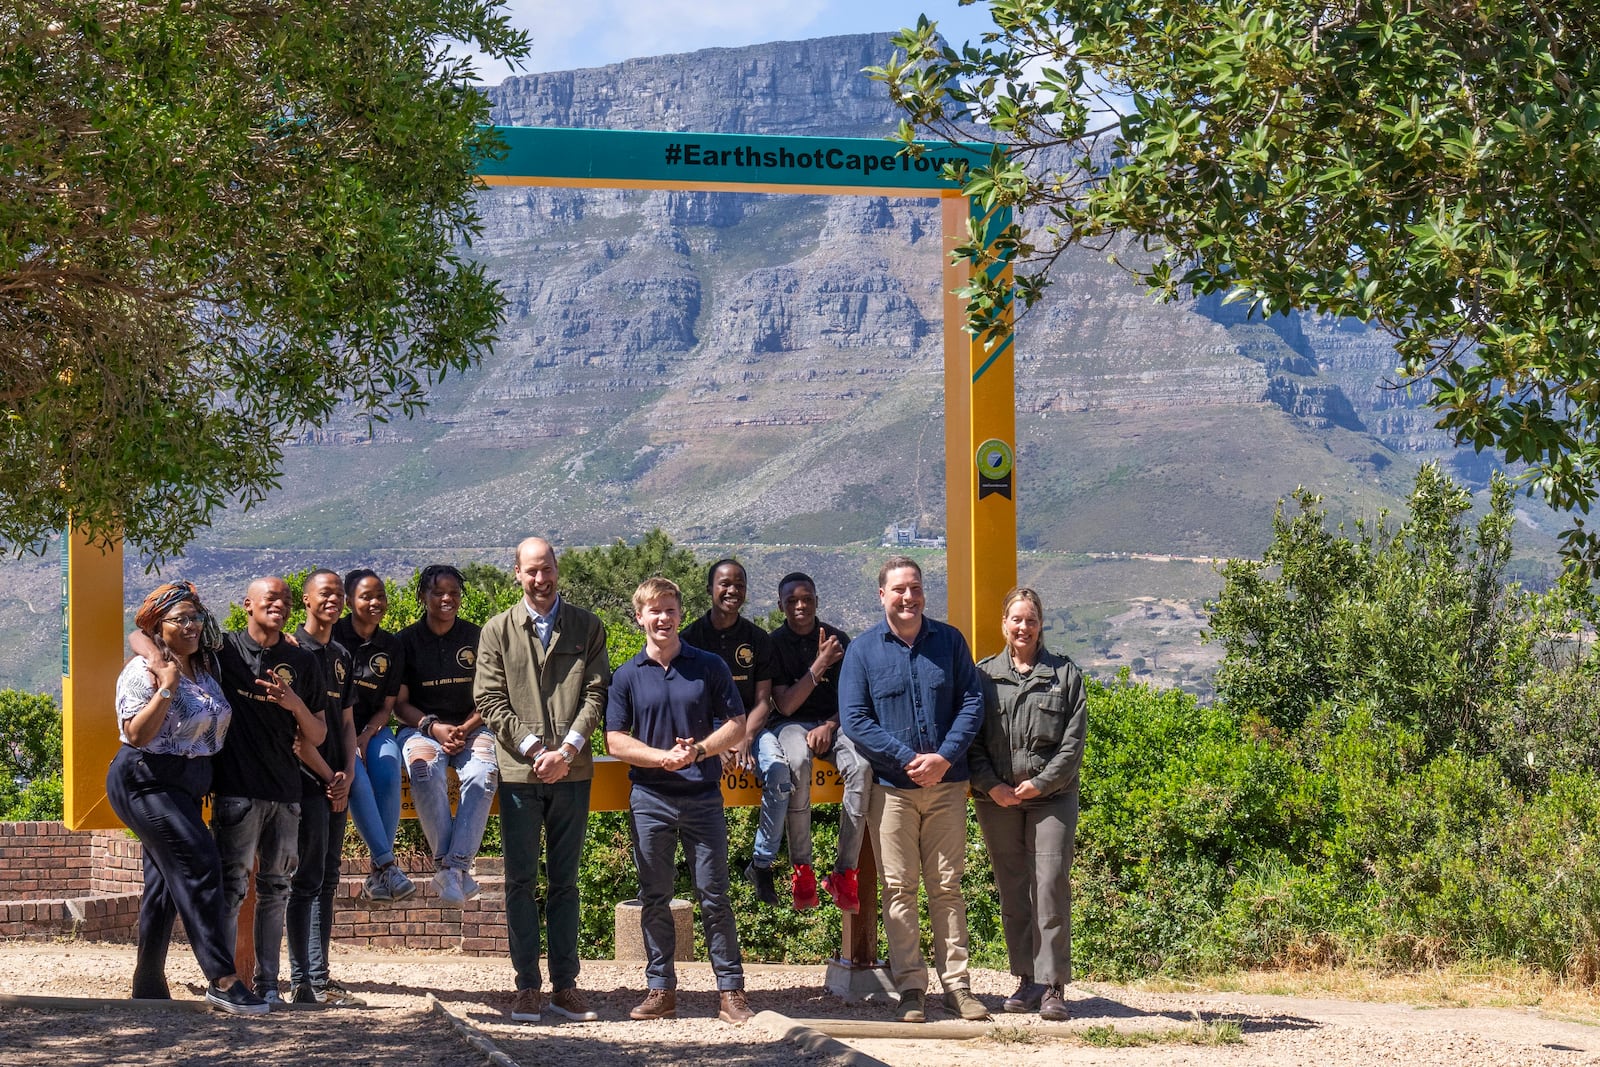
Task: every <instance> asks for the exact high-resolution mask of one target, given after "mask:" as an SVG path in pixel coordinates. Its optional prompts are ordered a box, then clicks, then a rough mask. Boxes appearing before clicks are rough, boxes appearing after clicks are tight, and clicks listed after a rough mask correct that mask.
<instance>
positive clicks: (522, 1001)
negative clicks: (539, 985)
mask: <svg viewBox="0 0 1600 1067" xmlns="http://www.w3.org/2000/svg"><path fill="white" fill-rule="evenodd" d="M542 1011H544V994H543V993H541V992H540V991H539V990H537V989H519V990H517V995H516V996H514V997H512V998H511V1020H512V1021H513V1022H519V1023H536V1022H539V1021H540V1014H539V1013H540V1012H542Z"/></svg>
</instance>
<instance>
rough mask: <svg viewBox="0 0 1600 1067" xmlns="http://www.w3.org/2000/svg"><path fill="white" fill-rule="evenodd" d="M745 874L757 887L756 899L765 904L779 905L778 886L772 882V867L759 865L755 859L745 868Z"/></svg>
mask: <svg viewBox="0 0 1600 1067" xmlns="http://www.w3.org/2000/svg"><path fill="white" fill-rule="evenodd" d="M744 876H745V877H746V878H748V879H750V884H751V885H753V886H755V887H756V899H757V900H759V901H761V903H763V904H771V905H772V906H773V907H774V908H776V907H778V887H777V886H775V885H773V884H772V868H771V867H757V866H756V864H755V861H754V860H751V861H750V866H748V867H746V868H745V869H744Z"/></svg>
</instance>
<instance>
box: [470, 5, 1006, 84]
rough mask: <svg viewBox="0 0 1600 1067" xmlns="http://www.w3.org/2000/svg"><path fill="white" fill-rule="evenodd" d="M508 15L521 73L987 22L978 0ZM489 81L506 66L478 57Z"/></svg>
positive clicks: (956, 34)
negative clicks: (523, 36)
mask: <svg viewBox="0 0 1600 1067" xmlns="http://www.w3.org/2000/svg"><path fill="white" fill-rule="evenodd" d="M506 10H507V12H508V13H509V14H510V15H511V18H512V21H513V23H514V24H515V25H516V26H518V27H519V28H521V29H525V30H527V31H528V32H529V33H530V34H532V36H533V54H532V55H531V56H530V58H529V61H528V62H527V64H526V68H525V70H524V71H523V72H522V73H533V72H537V71H545V70H569V69H572V68H574V67H598V66H604V65H605V64H607V63H616V62H618V61H620V60H624V59H631V58H633V57H635V56H654V55H662V54H665V53H669V52H692V51H694V50H696V49H699V48H721V47H730V46H737V45H747V44H758V43H760V42H763V41H792V40H798V39H802V38H806V37H829V36H833V35H834V34H841V33H871V32H881V31H893V30H898V29H900V28H901V27H902V26H913V25H915V24H916V21H917V16H918V15H923V14H925V15H927V16H928V17H929V18H930V19H933V20H935V21H937V22H938V23H939V27H940V29H941V30H942V31H943V32H944V34H945V36H946V37H947V38H949V39H950V40H952V41H964V40H968V39H975V38H976V37H977V36H978V34H980V33H981V32H982V31H983V30H984V29H985V28H986V27H988V26H989V25H990V22H989V16H988V6H987V5H986V4H984V3H981V2H980V3H977V4H973V5H971V6H969V7H961V6H959V5H958V4H957V3H956V0H510V2H509V3H508V4H507V6H506ZM479 73H480V75H481V76H482V79H483V81H484V82H485V83H486V84H489V85H494V84H497V83H499V82H500V81H502V80H504V79H505V78H506V76H507V75H509V74H511V73H513V72H512V71H511V70H510V69H509V68H507V67H505V66H503V65H501V64H498V63H494V64H491V63H487V62H483V61H480V63H479Z"/></svg>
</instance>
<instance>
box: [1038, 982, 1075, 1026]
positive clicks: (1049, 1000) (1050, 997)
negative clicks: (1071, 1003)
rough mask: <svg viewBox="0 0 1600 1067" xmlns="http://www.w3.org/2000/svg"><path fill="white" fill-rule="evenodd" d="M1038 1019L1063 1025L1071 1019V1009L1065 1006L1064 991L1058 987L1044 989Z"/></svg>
mask: <svg viewBox="0 0 1600 1067" xmlns="http://www.w3.org/2000/svg"><path fill="white" fill-rule="evenodd" d="M1039 1018H1041V1019H1048V1020H1050V1021H1051V1022H1055V1023H1064V1022H1066V1021H1067V1020H1068V1019H1070V1018H1072V1009H1071V1008H1069V1007H1068V1006H1067V997H1066V990H1065V989H1063V988H1062V987H1060V986H1058V985H1053V986H1046V987H1045V991H1044V997H1043V998H1042V1000H1041V1002H1040V1004H1039Z"/></svg>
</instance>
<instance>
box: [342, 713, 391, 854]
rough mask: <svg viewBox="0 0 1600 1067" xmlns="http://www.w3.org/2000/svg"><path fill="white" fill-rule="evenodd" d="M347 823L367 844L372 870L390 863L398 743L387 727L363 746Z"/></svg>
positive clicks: (357, 763) (353, 782)
mask: <svg viewBox="0 0 1600 1067" xmlns="http://www.w3.org/2000/svg"><path fill="white" fill-rule="evenodd" d="M350 821H351V822H354V823H355V824H356V833H358V834H360V835H361V840H363V841H365V842H366V843H367V851H368V852H370V853H371V854H372V866H373V868H374V869H376V868H378V867H382V866H383V865H384V864H386V863H393V862H394V836H395V834H396V833H398V832H399V831H400V742H398V741H396V740H395V736H394V731H393V730H390V729H389V728H388V727H387V726H385V727H384V728H383V729H381V730H379V731H378V732H377V733H375V734H373V735H372V740H370V741H368V742H367V751H366V758H365V759H358V760H356V776H355V780H354V781H352V782H351V783H350Z"/></svg>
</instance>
